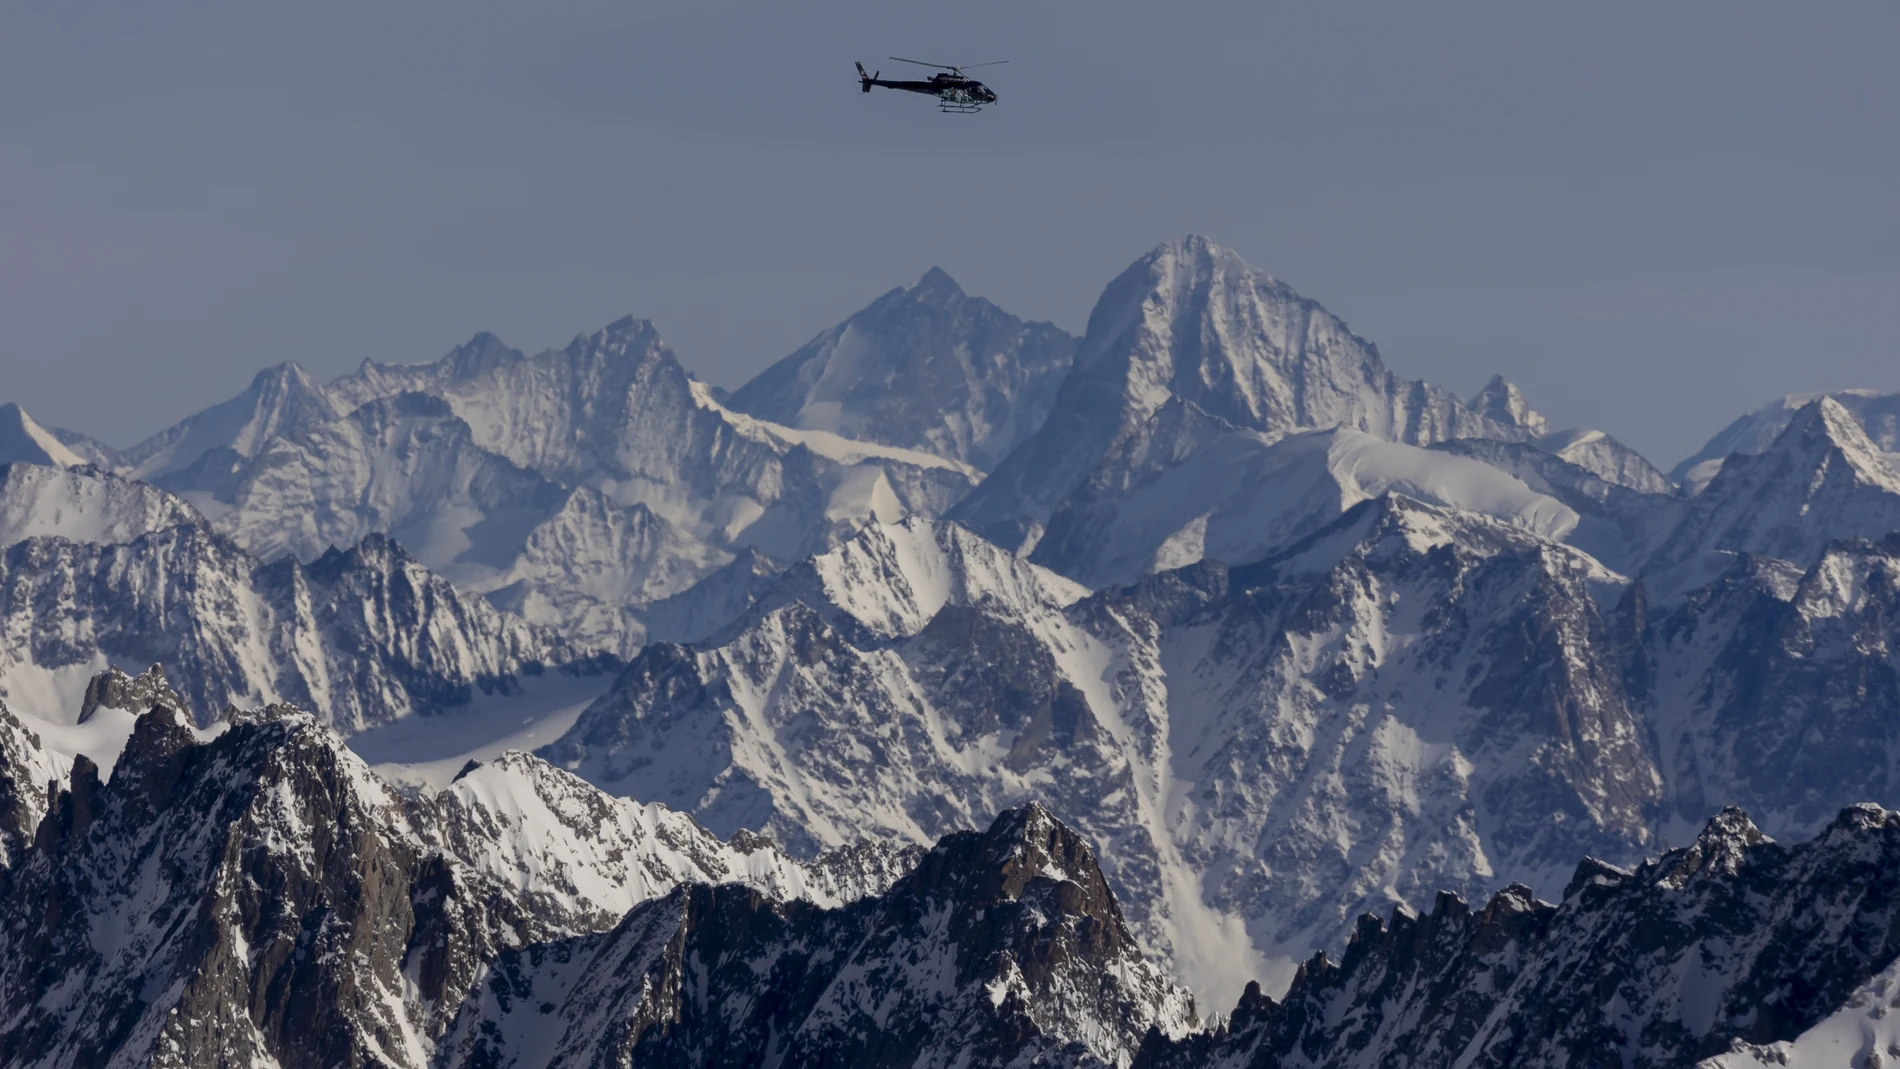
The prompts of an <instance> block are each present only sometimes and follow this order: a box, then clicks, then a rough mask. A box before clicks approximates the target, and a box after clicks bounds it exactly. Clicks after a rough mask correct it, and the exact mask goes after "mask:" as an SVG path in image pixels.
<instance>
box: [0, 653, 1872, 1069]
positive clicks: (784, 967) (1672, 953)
mask: <svg viewBox="0 0 1900 1069" xmlns="http://www.w3.org/2000/svg"><path fill="white" fill-rule="evenodd" d="M115 685H116V684H115ZM37 750H38V746H37V743H36V741H35V740H34V738H33V737H32V735H31V733H30V732H28V731H24V730H23V729H22V727H21V725H20V723H19V722H18V721H17V720H15V719H14V718H13V717H12V716H11V714H9V713H8V712H6V711H5V709H4V707H0V845H5V846H6V847H7V852H6V853H5V854H3V855H0V860H3V861H4V862H5V863H4V864H0V1013H3V1014H5V1019H6V1020H7V1021H8V1022H9V1025H8V1028H7V1029H5V1030H0V1063H4V1064H7V1065H21V1066H28V1065H32V1066H39V1065H45V1066H54V1065H74V1064H87V1065H114V1066H193V1067H199V1066H232V1067H235V1066H255V1065H276V1066H285V1067H294V1066H328V1065H364V1064H376V1065H388V1066H402V1067H415V1069H422V1067H424V1066H432V1067H442V1069H452V1067H477V1066H519V1067H523V1069H525V1067H530V1066H553V1065H654V1066H689V1065H691V1066H701V1065H704V1066H727V1065H730V1066H740V1065H757V1064H774V1065H784V1066H821V1065H822V1066H827V1067H840V1069H853V1067H860V1066H862V1067H867V1069H868V1067H871V1066H942V1067H949V1066H966V1067H972V1069H975V1067H992V1066H993V1067H1002V1066H1012V1065H1028V1064H1036V1065H1054V1066H1066V1067H1074V1069H1097V1067H1107V1066H1124V1067H1125V1066H1130V1065H1132V1066H1135V1067H1141V1069H1171V1067H1176V1066H1226V1067H1233V1069H1242V1067H1246V1069H1279V1067H1282V1066H1286V1067H1291V1066H1307V1067H1316V1066H1342V1067H1343V1066H1361V1065H1377V1066H1395V1067H1396V1066H1400V1065H1407V1066H1411V1065H1418V1066H1451V1065H1461V1066H1462V1065H1475V1066H1506V1065H1510V1066H1580V1067H1581V1066H1594V1065H1600V1064H1603V1059H1604V1057H1605V1055H1606V1054H1607V1055H1609V1056H1611V1057H1615V1058H1617V1059H1619V1062H1618V1064H1622V1065H1627V1066H1658V1067H1660V1066H1683V1065H1689V1064H1691V1063H1694V1062H1696V1061H1697V1060H1698V1059H1716V1061H1711V1062H1710V1064H1711V1065H1715V1064H1721V1065H1730V1064H1737V1065H1739V1064H1744V1063H1746V1064H1774V1063H1776V1062H1777V1061H1778V1060H1783V1059H1786V1058H1787V1057H1788V1056H1789V1054H1788V1052H1790V1051H1798V1050H1805V1049H1808V1048H1811V1047H1815V1046H1817V1045H1823V1044H1834V1045H1836V1046H1838V1043H1836V1034H1837V1033H1838V1032H1839V1031H1840V1022H1842V1021H1843V1020H1844V1021H1846V1022H1848V1023H1850V1024H1851V1023H1852V1022H1853V1021H1855V1020H1859V1019H1862V1018H1865V1019H1867V1020H1869V1021H1872V1022H1874V1023H1875V1024H1878V1023H1879V1021H1878V1018H1879V1017H1880V1015H1878V1014H1875V1015H1873V1016H1872V1017H1868V1016H1867V1013H1868V1010H1867V1007H1868V1006H1869V1005H1870V1001H1869V1000H1870V999H1872V998H1880V999H1884V998H1886V997H1887V993H1886V992H1885V989H1884V988H1883V987H1882V986H1881V985H1882V982H1883V980H1882V978H1883V977H1885V976H1887V974H1888V973H1889V972H1891V971H1892V970H1893V969H1894V967H1895V965H1896V961H1900V936H1897V935H1896V932H1900V912H1896V911H1900V814H1896V813H1891V812H1887V811H1885V810H1881V809H1879V808H1878V807H1874V806H1861V807H1854V808H1850V809H1849V810H1847V811H1845V812H1843V813H1841V814H1840V815H1839V816H1838V817H1837V818H1836V819H1835V820H1834V821H1833V822H1831V823H1830V824H1829V825H1828V827H1827V828H1826V830H1825V831H1824V832H1823V834H1822V835H1821V836H1820V837H1819V838H1817V839H1815V840H1813V841H1811V842H1807V843H1803V844H1800V845H1796V846H1781V845H1778V844H1776V843H1775V842H1773V841H1772V840H1770V839H1769V838H1768V837H1766V836H1765V835H1763V834H1762V833H1761V832H1760V831H1758V830H1757V829H1756V828H1755V827H1754V825H1753V824H1752V823H1750V822H1749V820H1748V818H1747V817H1746V816H1744V815H1743V814H1742V813H1741V812H1740V811H1739V810H1733V809H1731V810H1728V811H1725V812H1724V813H1723V814H1721V815H1720V816H1719V817H1718V818H1717V819H1716V820H1714V821H1712V822H1710V824H1709V825H1708V826H1707V827H1706V828H1705V829H1704V830H1703V831H1702V833H1701V834H1700V835H1699V836H1698V837H1697V838H1696V839H1695V841H1694V842H1693V843H1692V844H1691V845H1690V846H1688V847H1685V848H1681V849H1677V850H1674V851H1670V852H1667V853H1665V854H1663V855H1662V856H1661V857H1660V858H1657V859H1653V860H1649V861H1646V862H1645V863H1644V864H1643V865H1641V866H1640V867H1639V868H1637V869H1635V870H1634V871H1632V870H1628V869H1621V868H1618V867H1616V866H1614V865H1610V864H1607V863H1605V862H1600V861H1594V860H1586V861H1585V862H1583V864H1581V865H1580V866H1578V867H1577V868H1576V870H1575V872H1574V874H1573V875H1572V876H1571V878H1570V880H1569V881H1568V883H1567V885H1566V886H1565V888H1564V890H1563V892H1562V895H1561V902H1560V903H1559V904H1556V905H1552V904H1549V903H1545V902H1542V901H1539V900H1537V898H1536V897H1535V896H1534V895H1533V894H1532V893H1531V892H1530V890H1529V889H1528V888H1525V887H1522V886H1513V887H1510V888H1508V889H1506V890H1505V891H1503V892H1500V893H1499V894H1497V895H1495V896H1494V897H1492V898H1491V899H1490V900H1489V901H1488V902H1487V904H1486V905H1485V906H1484V907H1483V908H1482V909H1476V910H1474V909H1472V908H1471V907H1468V906H1467V905H1466V904H1465V902H1464V900H1463V899H1461V898H1459V897H1458V896H1455V895H1452V894H1448V893H1446V894H1440V895H1438V896H1437V899H1436V901H1435V903H1434V906H1433V908H1432V910H1431V911H1430V912H1429V913H1427V914H1424V915H1419V914H1417V913H1414V912H1411V911H1409V910H1405V909H1403V908H1401V909H1397V910H1394V911H1393V912H1392V913H1391V914H1390V917H1389V919H1387V920H1385V921H1381V920H1380V919H1378V918H1377V917H1374V916H1366V917H1363V918H1361V919H1360V920H1359V922H1358V923H1357V926H1356V928H1355V930H1354V935H1353V938H1352V940H1351V941H1350V943H1349V945H1348V947H1347V949H1346V952H1345V954H1344V956H1343V958H1341V959H1340V960H1339V961H1338V962H1337V963H1335V962H1333V961H1332V960H1330V959H1329V958H1328V957H1327V956H1326V955H1325V954H1320V955H1316V956H1314V957H1312V958H1311V959H1310V960H1308V961H1307V962H1306V963H1305V964H1304V966H1303V967H1302V968H1301V969H1300V971H1299V973H1298V975H1297V976H1296V977H1295V978H1294V980H1293V982H1292V984H1291V986H1290V988H1289V989H1288V990H1287V991H1286V993H1285V994H1284V995H1283V996H1281V997H1279V998H1269V997H1266V996H1265V995H1264V994H1262V993H1261V990H1260V988H1259V987H1258V986H1257V985H1255V986H1253V987H1250V988H1249V990H1248V991H1247V992H1246V994H1245V995H1244V996H1243V997H1242V998H1241V999H1240V1001H1239V1004H1238V1005H1237V1006H1236V1007H1235V1009H1234V1011H1233V1012H1232V1014H1231V1015H1229V1016H1227V1017H1225V1018H1216V1019H1214V1020H1212V1021H1211V1022H1203V1021H1202V1020H1201V1019H1200V1017H1199V1015H1198V1014H1197V1012H1196V1009H1195V1006H1194V1003H1193V1001H1192V1000H1191V999H1189V998H1188V997H1187V995H1186V993H1185V992H1184V991H1182V990H1181V989H1179V988H1177V987H1175V986H1174V985H1173V984H1172V983H1171V982H1170V981H1169V980H1168V979H1167V978H1166V974H1165V972H1164V971H1163V970H1162V969H1160V968H1158V967H1157V966H1156V965H1155V964H1154V963H1152V962H1150V961H1148V960H1146V959H1145V958H1144V957H1143V955H1142V954H1141V951H1140V950H1139V948H1138V946H1137V942H1136V940H1135V938H1134V936H1133V934H1132V932H1131V931H1130V929H1129V928H1128V927H1127V926H1126V924H1125V923H1124V921H1123V918H1122V914H1121V910H1120V907H1119V904H1118V902H1117V900H1116V897H1115V895H1114V893H1113V890H1112V888H1111V887H1110V885H1109V882H1108V881H1107V880H1106V879H1105V878H1104V876H1103V874H1102V871H1101V868H1100V866H1099V864H1098V860H1097V857H1096V854H1095V851H1094V849H1093V848H1092V847H1091V846H1090V844H1089V843H1088V842H1087V841H1086V840H1085V839H1084V838H1083V837H1081V836H1080V835H1078V834H1077V833H1076V832H1074V831H1072V830H1071V829H1069V828H1068V827H1066V826H1065V825H1064V824H1063V823H1062V822H1060V821H1058V820H1057V819H1055V818H1054V817H1053V816H1052V815H1051V814H1050V812H1049V811H1048V810H1047V809H1045V808H1042V807H1040V806H1038V805H1033V804H1032V805H1028V806H1025V807H1021V808H1017V809H1013V810H1008V811H1005V812H1004V813H1002V814H1001V815H1000V816H998V817H997V818H996V819H995V820H994V821H993V822H990V823H989V824H988V827H987V830H985V831H982V832H960V833H956V834H952V835H950V836H947V837H945V838H944V839H943V840H941V841H940V842H938V843H937V844H936V845H935V846H934V847H932V848H931V849H929V850H927V851H925V850H919V849H911V850H903V851H889V850H880V849H877V848H874V847H868V846H862V845H861V846H857V847H854V848H852V849H849V850H845V851H839V852H834V853H832V854H829V855H826V856H825V857H823V858H821V859H819V860H818V861H816V862H814V863H805V864H801V863H798V862H794V861H792V860H790V859H789V858H787V857H786V856H785V855H784V854H783V853H782V852H780V851H778V850H777V849H776V848H775V847H774V846H773V845H772V844H771V843H770V842H769V841H766V840H762V839H759V838H757V837H755V836H737V837H735V838H733V839H732V840H731V841H729V842H725V843H722V842H720V841H719V840H718V839H716V838H714V837H713V836H711V835H710V834H709V833H707V832H706V831H705V830H704V829H702V828H700V827H699V826H698V825H696V824H695V823H693V822H692V821H691V820H690V819H689V818H687V817H685V816H684V815H683V814H678V813H674V812H671V811H668V810H666V809H664V808H663V807H659V806H652V805H645V806H643V805H639V804H638V803H633V802H630V801H626V800H622V799H613V798H609V797H607V796H605V795H603V794H601V793H600V792H598V791H596V790H594V789H593V788H591V787H588V786H587V785H585V784H584V783H581V782H580V781H578V780H575V779H573V778H572V777H570V776H567V775H566V774H565V773H562V772H559V771H558V770H555V769H553V768H550V767H548V766H547V765H545V764H544V763H542V762H540V761H538V760H536V759H534V758H532V757H528V756H527V755H523V754H511V755H508V756H507V757H505V758H504V759H502V760H500V761H497V762H494V763H491V764H488V765H483V766H479V767H473V768H470V769H469V770H468V771H467V772H466V773H465V774H464V775H463V776H462V777H460V778H458V779H457V780H456V782H455V783H454V784H453V785H451V787H450V788H449V789H448V790H445V791H443V792H440V793H439V794H436V795H433V796H405V795H401V794H397V793H395V792H393V791H391V790H390V789H389V788H388V787H387V786H386V785H385V784H383V783H382V782H381V781H379V780H378V779H377V778H376V777H375V776H374V775H372V774H371V773H369V771H368V770H367V769H366V768H364V767H363V766H362V765H361V763H360V762H357V761H356V760H355V759H354V758H353V757H352V756H351V755H350V754H349V752H348V751H347V750H346V749H344V748H343V747H342V746H341V745H340V742H339V741H338V740H337V739H336V737H335V736H334V735H333V734H332V733H330V732H329V731H328V730H327V729H325V728H323V727H322V726H321V725H319V724H317V723H316V722H314V721H313V720H311V719H310V718H309V717H307V716H304V715H302V714H300V713H297V712H296V711H294V710H290V709H287V708H273V709H266V710H261V711H259V712H256V713H246V714H237V715H234V716H233V717H231V718H229V719H228V720H227V721H225V722H223V723H222V724H221V725H220V726H219V727H218V728H217V729H215V730H214V731H210V732H196V731H194V730H193V729H191V728H190V727H189V726H188V725H187V724H185V723H184V722H183V721H182V720H181V719H180V718H179V717H178V715H177V714H176V712H175V711H173V710H171V709H170V708H169V707H167V706H164V705H159V706H157V707H155V708H154V709H152V710H151V711H150V712H148V713H146V714H144V715H142V716H140V717H139V718H138V721H137V724H136V727H135V730H134V732H133V734H132V737H131V739H130V741H129V743H128V745H127V747H126V750H125V753H124V754H123V756H122V757H121V758H120V760H119V762H118V764H117V766H116V768H115V769H114V771H113V773H112V774H111V776H110V778H109V779H103V780H102V778H101V776H100V774H99V770H98V769H97V767H96V766H95V765H94V764H93V763H92V762H90V761H89V760H87V759H86V758H84V757H80V758H77V759H75V760H73V761H72V762H71V763H70V764H69V765H68V764H65V763H63V762H61V761H60V760H59V759H57V758H56V757H51V756H49V755H46V754H44V753H41V752H37ZM49 770H50V771H51V779H50V782H49V786H50V790H47V791H46V792H45V793H44V794H43V795H42V797H43V798H44V799H45V804H44V805H43V806H41V807H40V809H39V816H38V817H37V819H31V817H32V815H31V813H30V812H27V811H25V810H22V809H21V808H19V807H18V806H12V807H9V806H8V805H7V803H8V801H9V800H16V799H19V798H23V797H26V796H28V795H29V794H30V793H32V792H31V790H30V789H29V788H30V786H31V785H30V784H29V783H28V782H27V778H28V777H32V776H38V775H45V774H47V773H48V771H49ZM29 821H30V822H31V823H32V824H33V827H32V833H31V836H30V838H24V837H23V836H22V835H21V828H22V826H23V824H24V823H27V822H29ZM23 844H24V845H23ZM1884 1034H1885V1033H1884V1032H1883V1031H1881V1030H1880V1029H1878V1028H1873V1027H1870V1028H1869V1029H1868V1030H1867V1032H1866V1035H1865V1036H1864V1037H1863V1039H1862V1040H1861V1045H1860V1047H1859V1048H1857V1051H1856V1052H1852V1053H1850V1055H1849V1056H1851V1057H1853V1058H1854V1059H1855V1060H1854V1062H1853V1064H1856V1065H1859V1064H1867V1062H1866V1061H1865V1059H1864V1057H1862V1056H1863V1055H1865V1054H1866V1053H1869V1051H1872V1052H1873V1053H1881V1050H1880V1048H1878V1047H1874V1048H1869V1047H1867V1043H1870V1042H1875V1038H1874V1037H1876V1036H1878V1035H1884ZM1881 1042H1885V1041H1884V1040H1882V1041H1881ZM1838 1064H1847V1062H1845V1061H1842V1062H1840V1063H1838Z"/></svg>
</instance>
